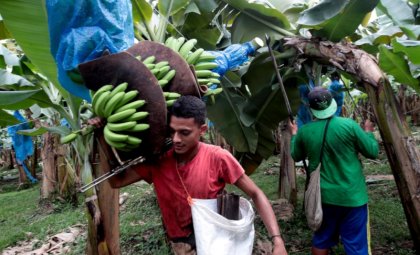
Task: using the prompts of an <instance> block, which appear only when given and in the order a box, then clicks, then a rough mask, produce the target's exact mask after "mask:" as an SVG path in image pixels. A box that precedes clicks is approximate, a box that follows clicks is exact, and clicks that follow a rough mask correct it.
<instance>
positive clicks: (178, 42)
mask: <svg viewBox="0 0 420 255" xmlns="http://www.w3.org/2000/svg"><path fill="white" fill-rule="evenodd" d="M184 42H185V38H184V37H179V38H178V39H175V42H174V45H173V50H174V51H179V49H180V48H181V46H182V45H183V44H184Z"/></svg>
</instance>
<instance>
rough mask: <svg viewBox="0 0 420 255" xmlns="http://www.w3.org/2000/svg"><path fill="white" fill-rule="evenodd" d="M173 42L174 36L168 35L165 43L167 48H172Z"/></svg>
mask: <svg viewBox="0 0 420 255" xmlns="http://www.w3.org/2000/svg"><path fill="white" fill-rule="evenodd" d="M174 43H175V38H174V37H172V36H171V37H169V38H168V39H166V42H165V45H166V46H167V47H168V48H170V49H172V48H173V45H174Z"/></svg>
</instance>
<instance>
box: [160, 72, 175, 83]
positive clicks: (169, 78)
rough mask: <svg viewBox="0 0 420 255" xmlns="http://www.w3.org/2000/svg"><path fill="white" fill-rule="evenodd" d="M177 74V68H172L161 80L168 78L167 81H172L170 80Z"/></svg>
mask: <svg viewBox="0 0 420 255" xmlns="http://www.w3.org/2000/svg"><path fill="white" fill-rule="evenodd" d="M175 74H176V71H175V69H172V70H170V71H169V72H167V73H166V74H165V76H163V77H162V79H161V80H167V81H170V80H172V78H174V77H175Z"/></svg>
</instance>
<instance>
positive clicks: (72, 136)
mask: <svg viewBox="0 0 420 255" xmlns="http://www.w3.org/2000/svg"><path fill="white" fill-rule="evenodd" d="M76 138H77V134H76V133H70V134H68V135H66V136H63V137H61V138H60V143H61V144H65V143H69V142H72V141H74V140H75V139H76Z"/></svg>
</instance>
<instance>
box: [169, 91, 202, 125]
mask: <svg viewBox="0 0 420 255" xmlns="http://www.w3.org/2000/svg"><path fill="white" fill-rule="evenodd" d="M171 114H172V116H175V117H178V118H194V121H195V122H196V123H197V124H199V125H203V124H205V123H206V104H205V103H204V102H203V101H202V100H201V99H200V98H198V97H195V96H182V97H180V98H178V100H176V101H175V103H174V104H173V105H172V109H171Z"/></svg>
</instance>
